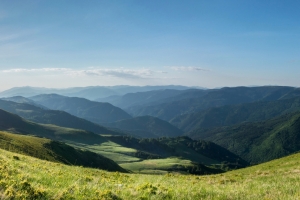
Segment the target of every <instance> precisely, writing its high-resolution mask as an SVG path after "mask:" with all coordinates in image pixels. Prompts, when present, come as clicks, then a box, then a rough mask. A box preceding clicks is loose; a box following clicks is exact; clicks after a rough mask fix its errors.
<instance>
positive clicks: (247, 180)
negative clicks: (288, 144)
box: [0, 150, 300, 200]
mask: <svg viewBox="0 0 300 200" xmlns="http://www.w3.org/2000/svg"><path fill="white" fill-rule="evenodd" d="M16 157H17V158H19V159H18V160H17V159H15V158H16ZM299 161H300V154H295V155H291V156H288V157H284V158H282V159H277V160H273V161H271V162H268V163H264V164H260V165H256V166H252V167H248V168H244V169H239V170H233V171H230V172H226V173H223V174H219V175H206V176H195V175H178V174H175V173H168V174H165V175H148V174H147V175H142V174H123V173H115V172H106V171H103V170H97V169H88V168H83V167H77V166H66V165H63V164H58V163H53V162H48V161H43V160H39V159H36V158H32V157H29V156H24V155H20V154H16V153H11V152H8V151H4V150H0V169H1V170H0V177H9V178H3V179H1V188H2V191H1V193H0V194H1V198H3V199H9V198H16V197H19V198H20V199H21V198H23V199H189V200H192V199H216V200H219V199H220V200H221V199H247V200H250V199H298V197H299V196H300V191H299V187H300V182H299V178H300V175H299V173H298V172H299V170H300V167H299ZM148 164H149V165H153V163H148ZM149 165H148V166H149Z"/></svg>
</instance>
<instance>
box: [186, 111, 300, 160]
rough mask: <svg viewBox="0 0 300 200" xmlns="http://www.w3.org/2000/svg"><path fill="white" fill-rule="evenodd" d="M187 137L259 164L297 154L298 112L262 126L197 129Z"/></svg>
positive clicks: (298, 139) (263, 123) (267, 121)
mask: <svg viewBox="0 0 300 200" xmlns="http://www.w3.org/2000/svg"><path fill="white" fill-rule="evenodd" d="M187 135H188V136H190V137H191V138H193V139H203V140H209V141H212V142H214V143H216V144H218V145H220V146H222V147H224V148H226V149H228V150H229V151H231V152H233V153H235V154H236V155H239V156H240V157H242V158H243V159H245V160H246V161H248V162H250V163H252V164H257V163H262V162H266V161H269V160H272V159H276V158H280V157H283V156H286V155H289V154H292V153H294V152H297V151H299V150H300V142H299V141H300V112H296V113H291V114H286V115H283V116H279V117H277V118H273V119H270V120H266V121H262V122H252V123H250V122H249V123H242V124H238V125H233V126H225V127H219V128H211V129H196V130H193V131H191V132H189V133H187Z"/></svg>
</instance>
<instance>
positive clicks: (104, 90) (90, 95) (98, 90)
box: [0, 85, 191, 100]
mask: <svg viewBox="0 0 300 200" xmlns="http://www.w3.org/2000/svg"><path fill="white" fill-rule="evenodd" d="M189 88H191V87H186V86H180V85H178V86H177V85H167V86H129V85H120V86H89V87H73V88H65V89H51V88H40V87H29V86H26V87H15V88H11V89H9V90H6V91H3V92H0V97H13V96H23V97H31V96H36V95H40V94H59V95H64V96H68V97H82V98H86V99H89V100H95V99H99V98H105V97H108V96H112V95H124V94H127V93H135V92H146V91H151V90H161V89H176V90H185V89H189Z"/></svg>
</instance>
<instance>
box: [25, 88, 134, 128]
mask: <svg viewBox="0 0 300 200" xmlns="http://www.w3.org/2000/svg"><path fill="white" fill-rule="evenodd" d="M30 99H31V100H33V101H35V102H36V103H38V104H41V105H43V106H46V107H47V108H49V109H52V110H62V111H65V112H68V113H70V114H72V115H75V116H77V117H80V118H83V119H86V120H89V121H91V122H94V123H105V122H115V121H118V120H122V119H129V118H131V116H130V115H129V114H127V113H126V112H125V111H123V110H122V109H120V108H117V107H115V106H113V105H111V104H109V103H100V102H94V101H90V100H87V99H84V98H77V97H65V96H61V95H57V94H47V95H38V96H34V97H30Z"/></svg>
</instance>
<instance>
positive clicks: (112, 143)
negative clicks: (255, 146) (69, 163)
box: [0, 110, 245, 174]
mask: <svg viewBox="0 0 300 200" xmlns="http://www.w3.org/2000/svg"><path fill="white" fill-rule="evenodd" d="M0 130H2V131H8V132H10V133H15V134H23V135H33V136H37V137H45V138H48V139H51V140H56V141H62V142H65V143H67V144H70V145H72V146H73V147H77V148H81V149H85V150H88V151H92V152H95V153H97V154H100V155H104V156H105V157H108V158H110V159H112V160H114V161H118V160H120V158H119V157H120V156H121V158H122V159H121V162H118V163H122V164H125V163H128V162H131V163H133V162H135V164H137V165H139V166H142V167H143V165H144V164H145V163H143V161H144V160H149V159H150V160H151V159H154V158H162V159H167V160H165V161H167V162H170V161H171V162H174V160H173V161H172V160H168V158H169V157H174V156H176V157H178V158H177V159H175V161H178V162H177V163H173V164H172V165H170V169H166V168H165V167H164V168H162V169H161V170H162V171H164V172H165V171H166V170H167V171H168V170H171V171H174V170H176V169H178V170H179V169H181V170H179V171H182V169H184V166H183V165H182V164H180V163H181V161H182V160H187V161H188V160H189V161H188V162H192V163H190V164H189V166H190V167H191V169H189V172H190V173H195V174H199V173H217V172H220V169H214V168H221V167H222V166H221V164H222V163H226V165H224V166H225V167H226V168H224V169H227V168H235V167H241V166H245V165H240V162H238V161H239V160H241V159H238V158H237V157H235V158H234V160H235V161H234V162H232V160H230V158H229V157H220V158H219V159H217V158H216V157H213V158H210V157H209V156H208V157H207V155H206V156H204V155H202V152H201V151H197V150H196V149H195V150H192V149H191V150H189V151H187V150H184V149H183V148H181V147H180V146H177V147H176V145H175V146H174V147H172V148H168V149H169V150H168V151H166V152H167V154H165V151H164V152H161V153H158V154H154V153H153V152H152V151H153V149H156V150H157V147H158V146H165V145H164V144H163V143H161V142H160V141H158V140H150V143H149V144H147V147H148V148H150V147H151V148H150V150H151V151H150V150H149V151H146V149H145V148H144V146H146V143H145V145H142V146H141V145H139V146H137V145H135V143H139V144H142V143H143V140H142V142H141V141H140V140H138V139H134V138H133V137H132V136H124V137H120V139H118V140H114V138H110V136H106V137H103V136H100V135H98V134H95V133H92V132H88V131H84V130H78V129H71V128H64V127H59V126H54V125H43V124H37V123H33V122H30V121H27V120H24V119H23V118H21V117H19V116H17V115H14V114H11V113H8V112H6V111H3V110H0ZM116 137H117V136H116ZM127 140H132V141H135V143H133V144H131V143H129V145H124V144H123V142H124V141H127ZM170 140H171V139H170ZM120 141H122V142H121V143H120ZM153 141H156V142H154V144H153V143H152V142H153ZM167 141H168V140H167ZM175 141H177V140H175ZM175 143H176V142H175ZM126 144H127V143H126ZM157 144H158V146H157ZM174 149H176V151H175V150H174ZM181 150H182V151H185V152H189V153H181V154H180V153H178V152H180V151H181ZM176 152H177V153H176ZM190 154H191V155H193V157H190V156H191V155H190ZM192 158H193V159H192ZM124 159H125V160H124ZM124 161H125V162H124ZM162 161H163V160H161V161H159V162H162ZM141 162H142V163H141ZM184 163H186V162H184ZM232 164H234V166H233V165H232ZM145 165H147V164H145ZM145 165H144V167H145ZM203 165H206V166H203ZM174 166H175V168H174ZM193 166H194V167H193ZM127 167H133V168H134V166H132V165H131V166H127ZM182 167H183V168H182ZM155 169H157V168H156V167H155ZM192 169H194V170H192ZM128 170H131V169H128ZM148 172H150V171H149V170H148Z"/></svg>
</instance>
